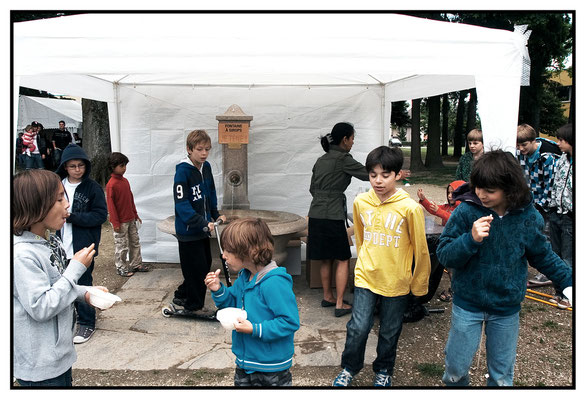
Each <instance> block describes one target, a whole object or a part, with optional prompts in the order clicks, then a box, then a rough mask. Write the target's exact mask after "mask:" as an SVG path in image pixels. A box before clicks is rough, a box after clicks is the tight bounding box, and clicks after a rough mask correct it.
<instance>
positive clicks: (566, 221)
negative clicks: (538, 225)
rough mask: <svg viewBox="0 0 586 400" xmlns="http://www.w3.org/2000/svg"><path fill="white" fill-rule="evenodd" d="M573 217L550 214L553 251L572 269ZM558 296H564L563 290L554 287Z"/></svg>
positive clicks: (550, 237)
mask: <svg viewBox="0 0 586 400" xmlns="http://www.w3.org/2000/svg"><path fill="white" fill-rule="evenodd" d="M572 216H573V215H568V214H558V213H556V212H553V213H550V214H549V239H550V242H551V249H552V250H553V251H554V252H555V253H556V254H557V255H558V256H560V258H561V259H562V260H564V261H565V263H566V264H568V265H569V266H570V267H573V264H574V260H573V258H574V221H573V218H572ZM554 287H555V291H556V294H557V295H558V296H559V295H561V294H562V289H561V288H560V287H558V286H557V285H554Z"/></svg>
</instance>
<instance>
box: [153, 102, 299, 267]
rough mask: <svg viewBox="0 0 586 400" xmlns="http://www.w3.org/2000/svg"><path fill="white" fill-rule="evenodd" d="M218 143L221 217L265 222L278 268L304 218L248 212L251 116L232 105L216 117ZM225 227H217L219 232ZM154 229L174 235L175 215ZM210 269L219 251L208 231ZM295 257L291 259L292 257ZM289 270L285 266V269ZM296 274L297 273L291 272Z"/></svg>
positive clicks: (286, 214) (256, 211) (271, 212)
mask: <svg viewBox="0 0 586 400" xmlns="http://www.w3.org/2000/svg"><path fill="white" fill-rule="evenodd" d="M216 119H217V120H218V121H219V122H218V143H220V144H221V145H222V182H223V184H224V199H223V202H222V209H221V210H220V214H221V215H225V216H226V219H227V223H228V224H229V223H230V222H231V221H234V220H235V219H239V218H260V219H262V220H263V221H265V222H266V223H267V225H268V227H269V229H270V231H271V234H272V235H273V238H274V240H275V250H274V255H273V259H274V260H275V262H276V263H277V264H278V265H283V263H284V262H285V260H286V259H287V256H288V251H287V246H288V244H289V241H290V240H291V239H294V238H299V237H300V236H305V234H302V232H303V231H304V230H306V229H307V221H306V219H305V218H304V217H302V216H299V215H297V214H292V213H289V212H284V211H270V210H251V209H250V202H249V201H248V142H249V128H250V121H252V116H251V115H246V114H245V113H244V112H243V111H242V109H241V108H240V107H239V106H238V105H236V104H233V105H231V106H230V107H228V109H227V110H226V112H225V113H224V114H222V115H217V116H216ZM224 226H225V225H220V227H219V229H220V232H221V231H222V230H223V229H224ZM157 228H158V229H159V230H160V231H161V232H164V233H168V234H171V235H175V216H174V215H172V216H170V217H168V218H167V219H165V220H163V221H160V222H159V223H158V224H157ZM212 238H214V240H212V241H211V242H210V243H211V247H212V257H214V260H213V262H212V269H216V268H220V267H221V263H220V260H219V258H218V256H217V255H219V248H218V244H217V240H215V233H214V232H212ZM293 258H295V257H293ZM298 258H299V261H298V262H297V261H295V263H296V264H297V263H299V268H297V266H294V267H293V268H291V269H292V271H290V272H289V273H291V274H296V275H298V274H299V273H300V263H301V261H300V257H298ZM285 266H287V265H285ZM287 268H288V270H289V266H287ZM297 270H298V271H299V273H294V272H297Z"/></svg>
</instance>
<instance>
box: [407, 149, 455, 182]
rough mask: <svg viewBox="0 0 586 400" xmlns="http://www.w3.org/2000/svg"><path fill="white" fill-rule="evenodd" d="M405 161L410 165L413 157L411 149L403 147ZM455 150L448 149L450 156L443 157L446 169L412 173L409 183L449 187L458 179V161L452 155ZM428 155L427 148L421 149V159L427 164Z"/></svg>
mask: <svg viewBox="0 0 586 400" xmlns="http://www.w3.org/2000/svg"><path fill="white" fill-rule="evenodd" d="M401 150H402V151H403V156H404V157H405V161H406V162H407V163H408V162H409V161H408V160H409V159H410V157H411V147H401ZM453 153H454V148H453V147H451V146H450V147H449V148H448V154H449V155H448V156H444V157H443V162H444V167H443V168H439V169H428V170H423V171H413V170H412V171H411V177H410V178H409V183H410V184H412V185H414V184H415V185H416V184H420V185H438V186H447V185H449V184H450V182H453V181H454V180H455V179H456V178H455V176H456V168H457V167H458V160H457V159H455V158H454V157H453V156H452V154H453ZM426 154H427V147H421V159H422V161H423V162H424V163H425V156H426Z"/></svg>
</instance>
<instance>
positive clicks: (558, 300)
mask: <svg viewBox="0 0 586 400" xmlns="http://www.w3.org/2000/svg"><path fill="white" fill-rule="evenodd" d="M549 302H550V303H553V304H556V305H557V306H558V308H559V309H561V310H565V309H566V308H568V307H571V304H570V301H569V300H568V299H567V298H565V297H563V296H559V295H555V296H553V297H552V298H551V299H549Z"/></svg>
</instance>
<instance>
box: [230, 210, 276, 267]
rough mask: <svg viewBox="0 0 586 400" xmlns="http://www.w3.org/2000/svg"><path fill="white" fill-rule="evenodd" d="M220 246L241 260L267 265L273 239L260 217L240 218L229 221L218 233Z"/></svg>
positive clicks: (271, 254) (270, 256) (273, 243)
mask: <svg viewBox="0 0 586 400" xmlns="http://www.w3.org/2000/svg"><path fill="white" fill-rule="evenodd" d="M220 239H221V243H222V248H223V249H224V250H225V251H228V252H230V253H233V254H235V255H236V257H238V258H239V259H241V260H244V259H248V258H249V259H251V260H252V262H253V263H254V264H255V265H267V264H269V263H270V262H271V260H272V259H273V251H274V247H275V241H274V239H273V235H272V234H271V231H270V229H269V227H268V225H267V224H266V223H265V222H264V221H263V220H261V219H260V218H240V219H237V220H235V221H233V222H230V224H228V226H226V228H225V229H224V230H223V231H222V234H221V235H220Z"/></svg>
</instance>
